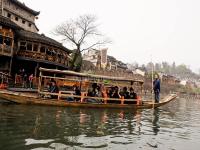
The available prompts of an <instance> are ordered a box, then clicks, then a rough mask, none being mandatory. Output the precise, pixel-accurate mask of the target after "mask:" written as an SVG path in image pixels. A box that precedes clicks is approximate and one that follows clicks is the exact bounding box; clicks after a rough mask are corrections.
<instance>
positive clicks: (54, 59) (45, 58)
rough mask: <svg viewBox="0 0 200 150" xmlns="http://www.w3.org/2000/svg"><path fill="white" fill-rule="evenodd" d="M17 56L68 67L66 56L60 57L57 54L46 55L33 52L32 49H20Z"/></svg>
mask: <svg viewBox="0 0 200 150" xmlns="http://www.w3.org/2000/svg"><path fill="white" fill-rule="evenodd" d="M17 56H18V57H23V58H25V59H30V60H33V61H36V62H46V63H51V64H55V65H61V66H65V67H68V57H66V58H64V57H62V58H60V57H58V56H52V55H48V54H45V53H39V52H34V51H26V50H20V51H19V52H18V53H17Z"/></svg>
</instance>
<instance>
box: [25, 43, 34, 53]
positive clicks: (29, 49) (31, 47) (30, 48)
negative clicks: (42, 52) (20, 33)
mask: <svg viewBox="0 0 200 150" xmlns="http://www.w3.org/2000/svg"><path fill="white" fill-rule="evenodd" d="M32 49H33V44H32V43H27V49H26V50H28V51H32Z"/></svg>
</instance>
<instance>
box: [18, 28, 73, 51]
mask: <svg viewBox="0 0 200 150" xmlns="http://www.w3.org/2000/svg"><path fill="white" fill-rule="evenodd" d="M17 34H18V38H19V39H24V40H27V39H28V40H31V41H35V42H41V43H45V44H49V45H52V46H56V47H58V48H61V49H63V50H65V51H66V52H68V53H71V50H69V49H67V48H66V47H64V46H63V45H62V44H61V43H59V42H57V41H56V40H54V39H51V38H49V37H47V36H45V35H44V34H38V33H34V32H30V31H25V30H19V31H17Z"/></svg>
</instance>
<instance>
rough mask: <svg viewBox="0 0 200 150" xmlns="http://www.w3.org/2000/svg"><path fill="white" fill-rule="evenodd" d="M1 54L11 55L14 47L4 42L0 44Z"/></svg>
mask: <svg viewBox="0 0 200 150" xmlns="http://www.w3.org/2000/svg"><path fill="white" fill-rule="evenodd" d="M0 55H5V56H11V55H12V47H11V46H8V45H4V44H0Z"/></svg>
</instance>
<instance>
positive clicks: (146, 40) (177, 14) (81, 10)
mask: <svg viewBox="0 0 200 150" xmlns="http://www.w3.org/2000/svg"><path fill="white" fill-rule="evenodd" d="M20 1H22V2H24V3H25V4H26V5H27V6H29V7H31V8H32V9H34V10H36V11H40V12H41V13H40V15H39V19H38V20H36V25H37V26H38V28H39V29H40V33H44V34H45V35H47V36H50V37H53V38H55V37H54V36H53V35H52V34H51V31H52V30H53V29H54V28H55V27H56V26H57V25H59V24H60V23H62V22H64V21H66V20H67V19H69V18H75V17H77V16H79V15H82V14H94V15H96V16H97V17H98V22H99V23H100V30H101V32H103V33H105V35H106V36H108V37H110V38H111V39H112V41H113V43H112V44H111V45H108V48H109V50H108V54H109V55H112V56H114V57H116V58H117V59H119V60H121V61H123V62H125V63H132V62H135V61H136V62H138V63H139V64H142V63H147V62H149V61H151V57H152V59H153V62H154V63H155V62H162V61H167V62H169V63H172V62H173V61H175V62H176V64H177V65H178V64H182V63H184V64H186V65H187V66H189V67H190V68H191V69H192V70H193V71H195V72H198V68H200V66H199V65H200V59H199V57H200V52H199V50H200V0H57V1H53V0H20Z"/></svg>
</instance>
